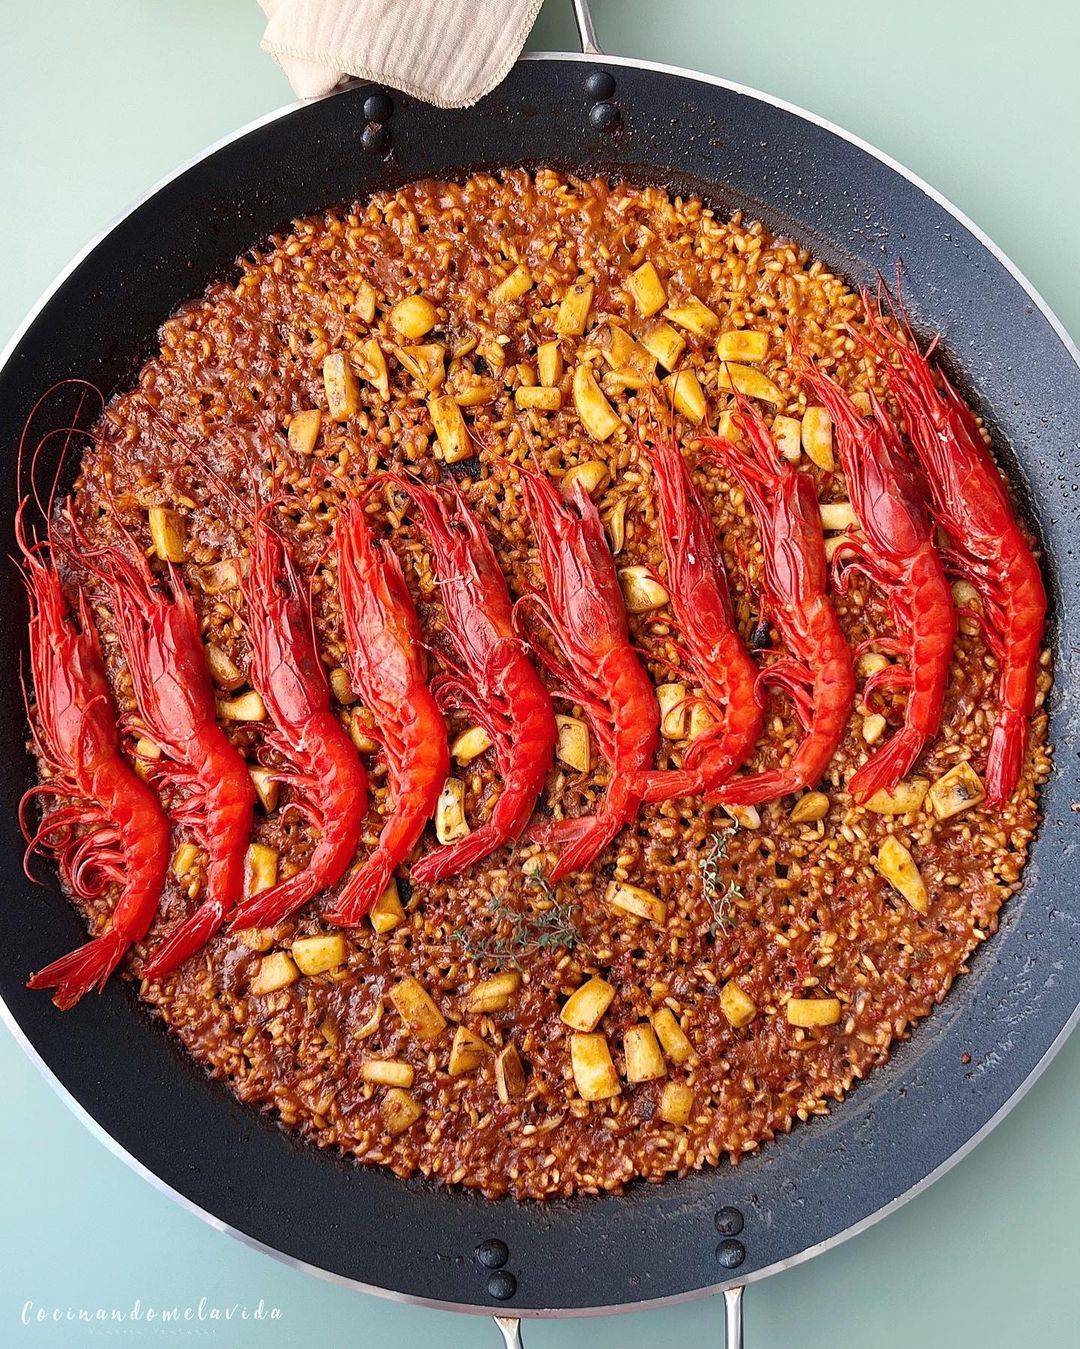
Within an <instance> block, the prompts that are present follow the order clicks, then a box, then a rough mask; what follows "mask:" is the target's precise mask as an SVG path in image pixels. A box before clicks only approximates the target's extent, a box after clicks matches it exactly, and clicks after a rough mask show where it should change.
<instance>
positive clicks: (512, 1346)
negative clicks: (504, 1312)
mask: <svg viewBox="0 0 1080 1349" xmlns="http://www.w3.org/2000/svg"><path fill="white" fill-rule="evenodd" d="M491 1319H492V1320H493V1321H494V1322H495V1324H496V1325H497V1326H498V1327H499V1330H500V1332H501V1333H502V1337H503V1344H504V1345H505V1346H506V1349H522V1343H521V1322H520V1321H519V1320H518V1319H517V1317H516V1316H493V1317H492V1318H491Z"/></svg>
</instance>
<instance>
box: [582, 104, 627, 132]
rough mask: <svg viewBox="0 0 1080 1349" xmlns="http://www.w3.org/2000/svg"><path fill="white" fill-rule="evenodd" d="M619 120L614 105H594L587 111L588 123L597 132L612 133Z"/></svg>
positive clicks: (618, 114) (616, 106)
mask: <svg viewBox="0 0 1080 1349" xmlns="http://www.w3.org/2000/svg"><path fill="white" fill-rule="evenodd" d="M621 119H622V114H621V113H620V112H619V107H618V104H616V103H594V104H593V105H592V107H591V108H590V109H589V121H590V123H591V124H592V126H593V127H594V128H595V129H596V130H597V131H614V130H615V128H616V127H617V126H618V125H619V122H620V120H621Z"/></svg>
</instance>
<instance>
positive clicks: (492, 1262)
mask: <svg viewBox="0 0 1080 1349" xmlns="http://www.w3.org/2000/svg"><path fill="white" fill-rule="evenodd" d="M476 1258H477V1260H478V1261H479V1262H480V1264H482V1265H483V1266H484V1268H485V1269H502V1267H503V1265H505V1264H506V1262H507V1260H509V1259H510V1251H509V1250H508V1248H507V1245H506V1242H505V1241H499V1240H497V1239H496V1238H495V1237H489V1238H488V1239H487V1241H482V1242H481V1243H480V1245H479V1246H477V1248H476Z"/></svg>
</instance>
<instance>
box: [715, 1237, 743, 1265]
mask: <svg viewBox="0 0 1080 1349" xmlns="http://www.w3.org/2000/svg"><path fill="white" fill-rule="evenodd" d="M716 1259H717V1263H718V1264H721V1265H723V1267H724V1268H725V1269H738V1268H739V1266H740V1265H741V1264H742V1262H743V1261H744V1260H745V1259H746V1247H745V1246H744V1245H743V1244H742V1242H741V1241H736V1240H735V1238H734V1237H728V1239H727V1240H726V1241H722V1242H721V1243H720V1245H719V1246H717V1248H716Z"/></svg>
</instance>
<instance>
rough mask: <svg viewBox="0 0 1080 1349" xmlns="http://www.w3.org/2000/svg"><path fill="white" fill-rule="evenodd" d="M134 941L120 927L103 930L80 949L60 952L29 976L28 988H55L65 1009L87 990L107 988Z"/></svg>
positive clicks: (72, 1004)
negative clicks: (58, 957) (62, 954)
mask: <svg viewBox="0 0 1080 1349" xmlns="http://www.w3.org/2000/svg"><path fill="white" fill-rule="evenodd" d="M130 945H131V942H130V940H129V939H128V937H127V935H126V933H124V932H122V931H120V930H119V929H117V928H111V929H110V930H109V931H108V932H103V933H102V935H101V936H100V937H95V938H94V940H93V941H88V942H87V943H86V944H85V945H84V946H80V947H79V949H78V950H77V951H72V952H71V953H70V954H69V955H66V956H61V957H60V959H59V960H54V961H53V962H52V964H51V965H46V966H45V968H44V969H43V970H38V972H37V974H34V975H31V976H30V978H29V979H28V980H27V983H26V986H27V988H54V989H56V992H55V993H54V995H53V1002H54V1003H55V1004H56V1006H57V1007H59V1008H60V1010H61V1011H62V1012H66V1011H68V1010H69V1009H70V1008H72V1007H74V1006H75V1004H76V1003H77V1002H78V1001H79V999H80V998H81V997H82V996H83V994H84V993H89V992H90V990H91V989H92V988H97V989H98V991H99V992H100V990H101V989H102V988H104V986H105V983H106V981H107V979H108V978H109V975H110V974H112V972H113V970H115V969H116V967H117V965H119V964H120V960H121V958H122V956H123V954H124V952H125V951H126V950H127V949H128V947H129V946H130Z"/></svg>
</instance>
